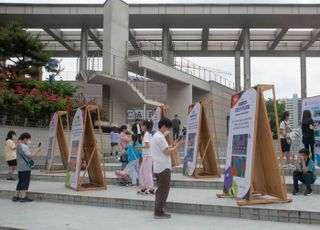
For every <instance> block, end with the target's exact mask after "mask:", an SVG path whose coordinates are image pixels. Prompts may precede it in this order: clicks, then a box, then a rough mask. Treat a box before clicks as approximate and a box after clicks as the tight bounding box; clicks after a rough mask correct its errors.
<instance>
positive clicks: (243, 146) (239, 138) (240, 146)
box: [232, 134, 248, 155]
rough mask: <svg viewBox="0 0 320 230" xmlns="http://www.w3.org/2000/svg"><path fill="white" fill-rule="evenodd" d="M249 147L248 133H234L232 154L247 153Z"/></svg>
mask: <svg viewBox="0 0 320 230" xmlns="http://www.w3.org/2000/svg"><path fill="white" fill-rule="evenodd" d="M247 147H248V134H240V135H234V136H233V140H232V154H233V155H246V154H247Z"/></svg>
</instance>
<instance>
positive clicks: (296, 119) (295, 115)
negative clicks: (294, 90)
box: [283, 94, 302, 129]
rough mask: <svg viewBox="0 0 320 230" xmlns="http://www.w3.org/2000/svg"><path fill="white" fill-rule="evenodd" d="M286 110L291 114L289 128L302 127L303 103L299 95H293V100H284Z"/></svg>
mask: <svg viewBox="0 0 320 230" xmlns="http://www.w3.org/2000/svg"><path fill="white" fill-rule="evenodd" d="M283 101H284V103H285V105H286V110H287V111H289V113H290V120H289V122H290V123H289V126H290V128H291V129H299V128H300V126H301V119H302V117H301V102H302V100H301V99H300V98H298V95H297V94H293V96H292V98H286V99H283Z"/></svg>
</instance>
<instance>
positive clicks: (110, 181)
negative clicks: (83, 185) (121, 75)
mask: <svg viewBox="0 0 320 230" xmlns="http://www.w3.org/2000/svg"><path fill="white" fill-rule="evenodd" d="M6 174H7V172H4V171H1V172H0V179H5V178H6ZM15 176H16V175H15ZM106 177H107V178H106V183H107V185H118V184H119V180H118V179H117V178H116V176H115V174H114V172H110V171H107V172H106ZM31 179H32V180H34V181H41V182H65V174H64V173H59V174H58V173H56V174H45V173H41V172H40V171H38V170H33V172H32V174H31ZM85 179H87V177H86V178H85ZM285 179H286V184H287V192H288V193H291V192H292V190H293V182H292V177H291V176H286V178H285ZM223 181H224V175H221V178H213V179H195V178H193V177H187V176H183V175H182V174H177V173H173V174H172V177H171V187H172V188H183V189H196V188H197V189H208V190H210V189H218V190H219V191H220V192H221V191H222V190H223ZM155 184H156V183H155ZM299 190H300V192H301V194H302V196H303V192H304V191H305V186H304V185H303V184H299ZM312 190H313V193H314V194H320V181H319V180H317V181H316V183H315V184H314V185H312ZM319 207H320V206H319Z"/></svg>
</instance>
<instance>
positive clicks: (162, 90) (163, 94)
mask: <svg viewBox="0 0 320 230" xmlns="http://www.w3.org/2000/svg"><path fill="white" fill-rule="evenodd" d="M146 83H147V93H146V97H147V99H150V100H153V101H157V102H162V103H165V102H166V101H167V85H166V84H164V83H161V82H157V81H147V82H146ZM133 84H134V85H135V86H136V88H137V89H138V90H139V91H140V92H142V93H143V88H144V82H143V81H133Z"/></svg>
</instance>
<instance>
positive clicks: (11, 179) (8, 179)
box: [7, 177, 16, 181]
mask: <svg viewBox="0 0 320 230" xmlns="http://www.w3.org/2000/svg"><path fill="white" fill-rule="evenodd" d="M15 180H16V179H14V178H12V177H9V178H7V181H15Z"/></svg>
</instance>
